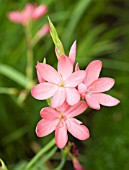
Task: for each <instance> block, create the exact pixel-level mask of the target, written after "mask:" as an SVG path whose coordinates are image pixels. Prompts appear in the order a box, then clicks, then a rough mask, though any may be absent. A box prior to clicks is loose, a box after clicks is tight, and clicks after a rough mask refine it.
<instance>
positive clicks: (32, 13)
mask: <svg viewBox="0 0 129 170" xmlns="http://www.w3.org/2000/svg"><path fill="white" fill-rule="evenodd" d="M46 12H47V6H45V5H39V6H35V5H33V4H27V5H26V6H25V8H24V9H23V10H22V11H21V12H19V11H12V12H10V13H8V18H9V19H10V20H11V21H12V22H15V23H20V24H23V25H26V24H27V23H28V22H29V21H30V20H37V19H39V18H40V17H42V16H43V15H44V14H45V13H46Z"/></svg>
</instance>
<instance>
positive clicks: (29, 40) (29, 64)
mask: <svg viewBox="0 0 129 170" xmlns="http://www.w3.org/2000/svg"><path fill="white" fill-rule="evenodd" d="M30 24H31V23H28V24H27V25H25V27H24V28H25V33H26V41H27V66H26V75H27V78H28V82H27V84H28V88H31V87H30V80H33V46H32V37H31V30H30Z"/></svg>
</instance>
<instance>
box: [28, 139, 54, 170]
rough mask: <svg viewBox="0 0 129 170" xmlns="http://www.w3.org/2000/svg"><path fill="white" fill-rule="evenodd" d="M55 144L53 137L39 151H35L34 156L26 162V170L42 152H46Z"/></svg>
mask: <svg viewBox="0 0 129 170" xmlns="http://www.w3.org/2000/svg"><path fill="white" fill-rule="evenodd" d="M54 145H55V139H54V138H53V139H52V140H51V141H50V142H49V143H48V144H47V145H46V146H44V147H43V148H42V149H41V150H40V151H39V153H37V154H36V155H35V156H34V158H33V159H32V160H31V161H30V162H29V163H28V164H27V166H26V168H25V169H26V170H29V169H30V168H31V167H32V166H33V164H35V163H36V162H37V160H38V159H39V158H40V157H41V156H42V155H43V154H44V153H46V152H47V151H48V150H49V149H50V148H51V147H52V146H54Z"/></svg>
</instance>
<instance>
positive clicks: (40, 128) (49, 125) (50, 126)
mask: <svg viewBox="0 0 129 170" xmlns="http://www.w3.org/2000/svg"><path fill="white" fill-rule="evenodd" d="M57 123H58V122H57V120H51V121H50V120H45V119H42V120H40V121H39V122H38V124H37V127H36V134H37V136H38V137H43V136H47V135H48V134H50V133H51V132H53V131H54V130H55V129H56V125H57Z"/></svg>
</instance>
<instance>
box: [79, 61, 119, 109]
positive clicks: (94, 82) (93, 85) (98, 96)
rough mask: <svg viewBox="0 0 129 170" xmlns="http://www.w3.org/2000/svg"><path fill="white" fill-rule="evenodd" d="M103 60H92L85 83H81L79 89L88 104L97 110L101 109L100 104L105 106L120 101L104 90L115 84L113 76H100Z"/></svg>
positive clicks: (113, 104) (87, 69)
mask: <svg viewBox="0 0 129 170" xmlns="http://www.w3.org/2000/svg"><path fill="white" fill-rule="evenodd" d="M101 68H102V62H101V61H99V60H95V61H92V62H91V63H90V64H89V65H88V67H87V68H86V70H85V72H86V77H85V79H84V81H83V83H81V84H79V86H78V91H79V92H80V94H81V96H82V98H83V99H84V98H85V99H86V101H87V104H88V105H89V106H90V107H91V108H93V109H96V110H99V109H100V104H101V105H104V106H115V105H117V104H118V103H119V102H120V101H119V100H117V99H116V98H114V97H111V96H109V95H107V94H103V93H102V92H105V91H108V90H110V89H111V88H112V87H113V85H114V79H112V78H107V77H104V78H99V74H100V71H101Z"/></svg>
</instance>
